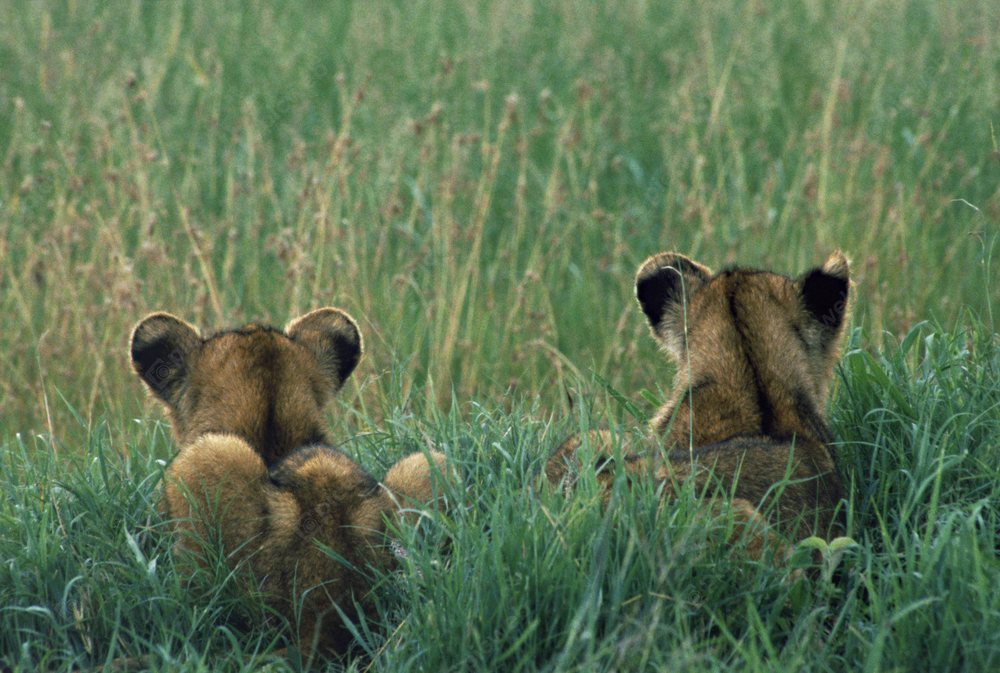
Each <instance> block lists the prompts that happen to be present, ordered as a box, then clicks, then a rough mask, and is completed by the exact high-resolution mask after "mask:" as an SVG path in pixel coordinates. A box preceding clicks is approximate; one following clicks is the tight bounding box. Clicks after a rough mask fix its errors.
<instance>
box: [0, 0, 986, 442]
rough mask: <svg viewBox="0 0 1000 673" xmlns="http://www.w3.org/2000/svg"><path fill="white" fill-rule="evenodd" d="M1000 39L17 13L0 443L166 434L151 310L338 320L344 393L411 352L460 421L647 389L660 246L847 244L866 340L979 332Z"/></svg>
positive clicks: (661, 13) (488, 17)
mask: <svg viewBox="0 0 1000 673" xmlns="http://www.w3.org/2000/svg"><path fill="white" fill-rule="evenodd" d="M993 18H994V17H993V12H992V7H991V5H990V4H989V3H985V2H979V1H976V0H962V1H961V2H958V3H951V4H949V5H941V4H940V3H930V2H916V3H908V4H906V5H899V4H898V3H892V2H873V3H869V4H868V5H866V6H864V7H859V8H842V7H840V6H839V5H835V4H830V3H820V2H814V1H812V0H795V1H794V2H791V3H776V2H774V3H772V2H764V3H750V2H744V1H742V0H739V1H737V0H731V1H728V2H711V3H705V2H680V3H662V2H610V3H609V2H600V3H598V2H592V1H589V0H588V1H587V2H577V1H575V0H574V1H573V2H569V1H568V0H567V1H562V0H556V1H552V2H542V1H540V0H506V1H504V2H495V3H475V2H470V1H466V0H462V1H460V0H451V1H445V0H435V1H434V2H431V1H429V0H415V1H414V2H407V3H399V2H391V1H389V0H377V1H375V2H363V3H361V2H338V3H334V5H333V6H327V5H326V4H322V3H311V2H307V3H287V4H282V5H281V6H275V5H272V4H271V3H264V2H253V1H251V2H233V1H231V0H210V1H208V2H204V3H198V4H197V5H193V4H190V3H185V2H179V1H173V0H167V1H157V2H152V1H149V0H133V1H131V2H126V3H124V4H120V3H118V4H116V3H105V2H97V1H95V0H87V1H84V2H73V3H66V2H39V1H37V0H11V2H9V3H8V4H7V5H6V8H5V9H4V21H2V22H0V24H2V25H0V45H3V46H2V47H0V64H2V66H3V67H2V68H0V101H2V105H0V157H2V166H0V288H2V292H0V309H2V310H3V312H4V314H5V315H7V316H8V320H7V322H6V324H7V329H6V330H4V335H3V336H2V337H0V339H2V340H3V341H2V348H0V353H3V356H2V357H0V382H2V383H0V385H2V386H3V387H2V388H0V393H2V394H0V424H2V426H3V428H4V429H5V431H6V432H7V433H8V434H9V433H13V432H18V431H21V432H47V433H49V432H56V433H57V434H59V435H61V436H64V437H65V438H67V439H69V438H70V437H72V439H73V441H83V438H84V435H85V431H84V430H83V428H82V427H80V426H78V425H77V424H75V423H74V422H73V419H72V413H71V412H70V409H72V410H75V411H76V412H78V413H79V415H80V416H81V417H82V418H83V420H84V421H85V423H84V426H85V425H86V424H88V423H91V422H93V421H95V420H99V419H101V418H104V417H110V418H113V419H115V420H116V421H117V420H118V419H126V418H135V417H147V416H150V415H152V414H154V413H156V412H155V411H154V407H153V406H152V405H151V404H149V403H147V402H145V401H144V400H145V398H144V396H143V394H142V392H141V391H140V386H138V385H137V384H136V382H135V380H133V378H132V376H131V374H130V373H129V368H128V366H127V362H126V356H125V354H124V353H125V351H124V344H125V341H126V338H127V334H128V331H129V329H130V327H131V326H132V325H133V324H134V323H135V322H136V321H137V320H138V319H139V318H140V317H141V316H142V315H143V314H144V313H146V312H148V311H151V310H168V311H171V312H174V313H176V314H178V315H180V316H182V317H184V318H185V319H188V320H189V321H191V322H193V323H195V324H197V325H199V326H201V327H203V328H205V329H213V328H218V327H227V326H231V325H233V324H237V323H242V322H244V321H250V320H261V321H270V322H276V323H284V322H285V321H286V320H288V319H290V318H293V317H295V316H297V315H300V314H302V313H304V312H305V311H307V310H308V309H310V308H314V307H318V306H322V305H337V306H341V307H343V308H345V309H347V310H348V311H350V312H351V313H353V314H354V315H355V316H356V317H357V318H358V319H359V321H360V324H361V328H362V331H363V332H364V335H365V337H366V339H367V345H368V356H367V358H366V359H365V361H364V364H363V365H362V368H361V370H360V371H359V372H358V376H357V378H356V380H357V383H358V386H357V387H355V388H354V389H353V390H351V391H348V392H347V395H348V396H352V395H353V396H357V395H362V394H364V395H368V397H369V399H368V400H367V402H366V403H367V404H368V405H369V406H371V407H377V406H378V404H379V403H378V398H379V396H384V395H386V394H387V392H386V390H385V387H384V385H385V382H386V381H387V376H388V374H387V373H388V372H389V371H390V369H391V368H392V367H393V366H394V364H395V363H398V362H405V363H406V367H405V371H404V372H403V373H404V380H405V384H404V385H406V386H409V387H411V388H413V389H415V390H418V391H420V392H421V396H424V397H430V398H433V399H434V400H435V401H436V402H437V403H438V404H440V405H441V406H443V407H447V406H448V405H449V404H450V403H451V400H452V398H453V395H454V399H457V400H459V401H460V402H462V403H464V402H466V401H468V400H476V401H485V400H491V399H492V400H496V399H500V398H502V397H503V396H505V395H507V394H508V393H510V394H512V395H516V396H522V395H523V396H527V397H535V396H541V397H542V399H543V400H544V401H545V402H546V404H545V408H547V409H552V410H563V411H565V410H566V407H565V403H564V401H565V399H566V392H567V388H568V387H570V382H571V381H572V379H570V378H567V377H568V376H569V375H570V374H573V373H574V370H579V371H581V372H583V373H584V374H585V376H584V377H583V380H586V379H587V378H588V376H586V375H587V374H588V373H589V372H591V371H593V372H597V373H600V374H601V375H602V376H604V377H605V378H606V379H607V380H608V381H609V382H610V383H611V384H612V385H613V386H614V387H615V388H616V389H618V390H621V391H624V392H626V393H628V394H631V393H632V392H633V391H637V390H639V389H640V388H642V387H644V386H648V385H650V383H649V382H650V378H651V377H650V376H649V375H648V366H649V365H648V362H649V361H650V359H651V358H653V357H655V355H654V349H653V347H652V343H651V342H650V341H649V340H648V339H647V337H646V336H645V330H644V328H643V327H642V324H641V323H642V321H641V319H640V318H639V317H638V313H637V312H636V311H635V308H634V300H633V299H632V298H631V295H632V291H631V277H632V274H633V273H634V270H635V269H636V267H637V266H638V264H639V263H640V262H641V261H642V260H643V259H644V258H645V257H646V256H648V255H650V254H653V253H655V252H658V251H660V250H663V249H676V250H679V251H682V252H684V253H686V254H689V255H691V256H693V257H696V258H697V259H699V260H700V261H703V262H704V263H706V264H708V265H710V266H712V267H720V266H724V265H726V264H729V263H741V264H748V265H759V266H766V267H771V268H776V269H778V270H782V271H787V272H788V273H799V272H800V271H802V270H804V269H805V268H806V267H807V266H808V265H810V264H816V263H818V262H820V261H822V259H825V257H826V255H827V254H828V253H829V251H830V250H832V249H833V248H838V247H839V248H843V249H844V250H845V251H846V252H847V253H848V255H849V256H850V257H851V258H852V259H853V262H854V278H855V279H856V282H857V290H858V292H857V296H858V298H859V300H858V302H857V304H856V309H855V316H856V320H857V322H858V323H859V324H862V325H864V326H866V327H867V328H868V329H870V330H871V331H872V332H873V333H876V334H877V333H880V332H881V331H882V330H883V329H886V330H889V331H890V332H892V333H894V334H899V335H903V334H905V333H906V332H907V331H908V330H909V328H910V326H912V325H913V324H915V323H916V322H919V321H920V320H923V319H925V318H927V317H935V318H938V319H940V320H943V321H945V322H947V321H948V320H951V319H953V318H954V316H955V315H957V311H958V309H959V307H961V306H971V307H972V308H973V309H975V310H977V311H978V312H979V313H980V314H982V315H984V316H985V315H986V313H987V312H986V311H985V302H986V301H987V298H988V296H987V294H986V293H984V292H983V287H982V284H981V282H980V279H981V278H982V277H990V278H992V277H995V275H996V273H997V264H996V260H995V258H994V257H992V256H991V255H990V254H989V253H990V252H991V249H990V247H989V245H988V243H989V241H991V240H993V238H994V237H995V233H996V232H995V222H996V219H997V214H998V208H1000V205H998V200H997V199H998V196H997V185H998V182H1000V180H998V178H1000V162H998V160H997V156H998V155H997V154H996V152H997V146H996V141H995V131H994V126H995V125H996V122H997V121H998V120H997V119H996V118H995V112H996V110H997V109H998V107H1000V106H998V102H1000V101H998V76H1000V72H998V67H1000V66H998V63H1000V45H998V39H997V29H996V25H995V21H993ZM984 263H985V264H984ZM991 292H992V293H993V294H991V295H990V296H991V297H992V298H993V299H995V296H994V295H995V287H994V288H993V290H992V291H991ZM990 320H991V322H990V323H989V324H990V325H992V326H994V327H995V323H994V322H992V320H993V319H992V317H990ZM573 392H574V394H575V396H577V397H579V396H581V395H586V394H588V391H573ZM63 399H65V403H64V402H63ZM67 403H68V404H67ZM50 423H51V425H52V427H49V425H50Z"/></svg>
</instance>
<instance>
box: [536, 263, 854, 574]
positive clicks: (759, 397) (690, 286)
mask: <svg viewBox="0 0 1000 673" xmlns="http://www.w3.org/2000/svg"><path fill="white" fill-rule="evenodd" d="M849 286H850V281H849V271H848V263H847V259H846V258H845V257H844V255H843V254H842V253H840V252H835V253H834V254H832V255H831V256H830V257H829V259H827V261H826V262H825V263H824V265H823V266H822V267H819V268H816V269H813V270H811V271H809V272H807V273H806V274H804V275H802V276H801V277H799V278H796V279H791V278H787V277H785V276H781V275H778V274H775V273H771V272H767V271H756V270H752V269H740V268H736V269H729V270H726V271H723V272H721V273H719V274H713V273H712V272H711V271H710V270H709V269H708V268H706V267H704V266H702V265H701V264H698V263H697V262H694V261H692V260H690V259H688V258H686V257H684V256H682V255H679V254H675V253H661V254H659V255H656V256H654V257H650V258H649V259H648V260H646V262H644V263H643V264H642V265H641V266H640V268H639V271H638V274H637V276H636V296H637V298H638V300H639V304H640V306H641V308H642V310H643V312H644V313H645V314H646V317H647V318H648V320H649V323H650V327H651V329H652V333H653V337H654V338H655V339H656V340H657V341H659V342H660V343H661V344H662V345H663V346H664V348H665V349H666V350H667V352H668V353H669V354H670V355H671V357H672V358H673V359H674V361H675V362H676V364H677V374H676V376H675V378H674V386H673V394H672V396H671V399H670V401H669V402H668V403H667V404H666V405H664V407H663V408H662V409H660V410H659V411H658V412H657V414H656V415H655V416H654V418H653V420H652V428H653V431H654V432H655V433H656V436H657V437H658V439H657V440H656V445H655V446H652V447H646V450H645V451H643V450H636V449H626V450H624V453H625V454H626V455H625V456H624V457H623V459H622V460H623V464H624V466H625V469H626V470H627V471H628V473H629V474H630V475H633V476H638V475H641V474H645V475H648V476H650V477H652V478H655V479H656V480H657V481H659V482H661V483H662V484H663V485H664V489H663V492H664V494H665V496H666V497H672V496H673V495H674V493H675V488H676V487H677V486H678V485H679V484H680V482H682V481H684V480H685V479H687V478H688V477H689V476H691V475H692V474H693V475H694V478H695V481H696V484H697V487H698V488H699V490H700V491H704V492H706V493H707V494H708V496H709V497H710V498H719V497H728V496H733V498H734V500H733V501H732V503H731V507H732V509H733V511H734V514H735V517H736V520H737V524H738V525H737V530H738V531H741V530H742V529H744V528H745V527H746V526H750V527H751V528H756V529H758V530H759V526H758V525H757V524H759V523H760V522H761V520H760V517H761V516H763V517H765V518H766V520H767V521H768V522H769V523H770V525H771V526H773V527H775V529H776V530H777V531H780V533H781V535H782V536H783V537H784V538H785V539H786V540H788V541H790V542H793V543H794V542H797V541H799V540H801V539H803V538H805V537H808V536H810V535H813V534H818V535H820V536H823V537H827V538H830V537H833V536H836V535H841V534H843V531H844V528H843V511H842V509H841V507H842V505H841V499H842V498H843V496H844V488H843V484H842V482H841V478H840V475H839V473H838V471H837V466H836V463H835V460H834V457H833V454H832V453H831V451H830V447H829V442H830V440H831V437H830V432H829V430H828V428H827V425H826V421H825V418H824V408H825V405H826V402H827V395H828V389H829V384H830V380H831V378H832V376H833V367H834V365H835V363H836V361H837V355H838V352H837V350H838V347H837V344H838V341H839V339H840V337H841V336H842V334H843V331H844V326H845V324H846V316H847V300H848V293H849ZM588 441H589V443H590V444H591V445H592V448H593V449H594V455H595V456H597V459H596V464H595V468H596V469H597V470H598V471H599V475H598V476H599V478H600V479H601V480H602V481H604V482H608V481H609V480H610V479H611V478H612V477H613V470H614V462H613V461H611V460H609V459H610V457H611V453H610V448H609V447H610V438H609V437H608V435H607V433H602V432H593V433H591V434H590V436H589V438H588ZM580 444H581V438H579V437H571V438H570V439H568V440H567V441H566V442H564V443H563V444H562V445H561V446H559V447H558V448H557V449H556V451H555V452H554V454H553V455H552V457H551V458H550V459H549V461H548V463H547V464H546V466H545V472H544V474H545V479H546V481H548V483H549V484H552V485H556V486H558V485H560V484H562V485H563V486H564V487H565V485H566V484H568V483H569V482H570V481H571V480H572V477H573V472H574V469H576V470H578V469H579V459H578V457H577V450H578V448H579V446H580ZM751 524H753V525H751ZM769 536H770V534H769V533H767V532H763V533H752V534H751V536H750V538H749V539H748V541H746V542H745V543H744V544H746V545H747V547H748V553H749V554H750V555H751V556H754V557H757V558H759V557H760V555H761V553H762V551H761V550H762V549H763V547H764V546H767V545H768V544H770V546H771V547H772V548H773V549H777V548H781V549H783V546H782V545H781V543H780V541H777V540H769V539H765V538H768V537H769Z"/></svg>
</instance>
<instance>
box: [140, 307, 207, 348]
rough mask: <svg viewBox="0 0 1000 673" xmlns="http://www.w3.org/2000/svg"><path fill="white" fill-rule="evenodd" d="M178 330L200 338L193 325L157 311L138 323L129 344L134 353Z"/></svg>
mask: <svg viewBox="0 0 1000 673" xmlns="http://www.w3.org/2000/svg"><path fill="white" fill-rule="evenodd" d="M178 329H180V330H182V331H185V332H186V331H189V332H190V333H193V334H194V335H195V336H196V337H197V336H199V332H198V329H197V328H196V327H194V326H193V325H191V324H189V323H187V322H185V321H184V320H181V319H180V318H178V317H177V316H175V315H172V314H170V313H166V312H164V311H156V312H154V313H150V314H149V315H147V316H146V317H145V318H143V319H142V320H140V321H139V322H137V323H136V325H135V327H134V328H132V335H131V338H130V339H129V343H130V344H131V345H132V350H133V352H134V351H135V350H136V348H141V346H142V345H144V344H145V343H146V342H148V341H153V340H156V339H159V338H161V337H162V336H163V335H164V334H167V333H170V332H174V333H176V332H177V330H178Z"/></svg>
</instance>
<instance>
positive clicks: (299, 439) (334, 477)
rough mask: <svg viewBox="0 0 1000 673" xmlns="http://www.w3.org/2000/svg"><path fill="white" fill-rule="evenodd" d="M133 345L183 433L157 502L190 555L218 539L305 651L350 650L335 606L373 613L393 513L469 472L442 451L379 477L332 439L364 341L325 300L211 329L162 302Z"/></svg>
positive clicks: (186, 557) (191, 558)
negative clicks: (205, 331) (202, 331)
mask: <svg viewBox="0 0 1000 673" xmlns="http://www.w3.org/2000/svg"><path fill="white" fill-rule="evenodd" d="M131 351H132V364H133V367H134V369H135V371H136V372H137V373H138V374H139V375H140V376H141V377H142V378H143V380H144V381H145V383H146V384H147V385H148V386H149V388H150V389H151V390H152V392H153V393H154V394H155V395H156V396H157V397H158V398H159V399H160V400H162V401H163V403H164V404H165V405H166V407H167V410H168V412H169V414H170V417H171V420H172V422H173V427H174V434H175V436H176V438H177V441H178V443H179V444H180V445H181V450H180V452H179V454H178V455H177V457H176V458H175V459H174V460H173V462H172V463H171V464H170V466H169V468H168V469H167V475H166V480H165V484H164V490H163V499H162V502H161V505H160V509H161V512H162V514H163V515H164V517H165V518H166V519H168V520H169V521H170V522H171V525H172V526H173V528H174V530H175V531H176V532H177V533H178V543H177V546H176V549H177V551H178V552H179V555H180V563H181V566H182V567H184V566H188V570H189V571H190V570H193V569H194V567H197V566H206V565H208V562H209V558H208V556H209V555H210V554H213V553H221V554H222V555H223V556H224V557H225V559H226V562H227V563H228V565H229V567H230V568H232V569H233V570H234V571H237V572H238V574H239V575H240V577H241V579H242V581H243V582H244V585H245V587H246V588H247V589H248V590H249V591H251V592H253V593H254V594H257V595H259V596H261V597H262V598H263V600H264V602H265V604H266V605H267V606H268V607H269V608H270V610H269V613H270V614H273V615H276V616H277V617H278V618H279V619H281V620H282V621H284V622H285V623H287V624H288V625H289V626H290V627H291V629H292V631H293V633H294V634H295V638H294V641H295V644H296V645H297V646H298V647H299V648H300V649H301V650H302V652H303V655H304V656H305V657H307V658H308V657H310V656H311V655H312V653H313V652H314V651H321V652H342V651H344V650H345V649H346V648H347V647H348V645H349V643H350V642H351V635H350V632H349V630H348V629H347V627H346V626H345V624H344V622H343V620H342V619H341V617H340V615H339V613H338V608H339V610H341V611H343V612H344V613H345V614H346V615H347V616H348V617H349V618H352V619H353V618H355V617H359V616H364V613H367V612H368V611H369V610H370V609H371V601H370V597H369V594H370V592H371V589H372V579H373V577H374V574H373V572H374V570H375V569H378V570H383V571H386V570H391V569H392V568H393V567H394V566H395V564H396V555H395V554H394V552H393V551H392V548H391V546H390V544H389V541H388V539H387V534H388V532H389V530H388V528H387V524H388V523H390V522H392V521H397V522H401V523H413V522H415V521H416V520H417V517H418V516H419V509H420V507H421V506H422V505H424V504H429V505H431V506H433V507H437V508H443V507H446V506H447V502H446V501H445V500H444V499H443V494H444V493H445V491H446V485H447V483H454V482H455V481H457V480H458V479H460V475H459V474H458V473H457V472H456V471H454V470H451V469H450V468H449V467H448V465H447V463H446V460H445V457H444V456H443V455H442V454H440V453H436V452H431V453H430V454H429V458H430V460H428V457H426V456H424V455H423V454H414V455H412V456H408V457H406V458H404V459H402V460H400V461H399V462H398V463H397V464H396V465H395V466H393V468H392V469H390V471H389V473H388V474H387V475H386V483H385V484H380V483H378V482H377V481H376V480H375V479H373V478H372V477H371V476H370V475H369V474H368V473H367V472H365V470H364V469H362V467H361V466H360V465H358V464H357V463H356V462H355V461H354V460H352V459H351V458H349V457H348V456H347V455H345V454H343V453H341V452H340V451H338V450H336V449H333V448H331V447H330V446H327V445H326V443H327V442H328V438H327V433H326V428H325V426H324V423H323V417H322V408H323V406H324V405H325V404H326V402H327V401H328V400H329V399H330V398H331V397H332V396H333V395H334V394H335V393H336V392H337V391H338V390H339V389H340V387H341V386H342V385H343V383H344V381H345V380H346V379H347V377H348V376H349V375H350V374H351V372H352V371H353V370H354V368H355V366H356V365H357V362H358V359H359V358H360V356H361V352H362V345H361V335H360V333H359V332H358V328H357V325H356V324H355V323H354V320H353V319H351V317H350V316H349V315H347V314H346V313H344V312H343V311H340V310H337V309H332V308H327V309H320V310H318V311H313V312H312V313H309V314H308V315H306V316H304V317H302V318H299V319H298V320H295V321H293V322H292V323H290V324H289V326H288V328H287V329H286V330H285V331H284V332H282V331H279V330H275V329H272V328H268V327H261V326H257V325H251V326H248V327H244V328H242V329H238V330H233V331H228V332H220V333H218V334H215V335H213V336H210V337H208V338H202V337H201V336H200V335H199V334H198V332H197V330H195V328H194V327H192V326H190V325H188V324H187V323H185V322H184V321H182V320H180V319H179V318H175V317H173V316H171V315H168V314H165V313H154V314H152V315H150V316H148V317H146V318H145V319H143V320H142V321H141V322H140V323H139V324H138V325H137V326H136V328H135V330H134V332H133V335H132V348H131ZM355 604H358V605H360V606H361V611H362V613H363V614H362V615H358V614H357V610H356V608H355Z"/></svg>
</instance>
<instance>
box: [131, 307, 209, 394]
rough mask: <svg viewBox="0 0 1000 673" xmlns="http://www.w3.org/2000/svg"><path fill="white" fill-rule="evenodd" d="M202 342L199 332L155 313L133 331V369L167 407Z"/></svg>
mask: <svg viewBox="0 0 1000 673" xmlns="http://www.w3.org/2000/svg"><path fill="white" fill-rule="evenodd" d="M201 342H202V339H201V336H200V335H199V334H198V330H196V329H195V328H194V327H192V326H191V325H189V324H188V323H186V322H184V321H183V320H181V319H180V318H175V317H174V316H172V315H170V314H169V313H152V314H150V315H148V316H146V317H145V318H143V319H142V320H141V321H139V324H138V325H136V326H135V329H134V330H133V331H132V368H133V369H135V372H136V373H137V374H138V375H139V376H140V377H141V378H142V380H143V381H144V382H145V383H146V385H147V386H149V389H150V390H152V391H153V394H154V395H156V396H157V397H158V398H160V399H161V400H163V402H165V403H166V404H167V405H168V406H170V407H175V406H176V403H177V401H178V400H177V399H176V397H177V394H178V391H179V390H180V388H181V385H180V384H181V383H183V381H184V378H185V377H186V376H187V374H188V362H189V361H190V355H191V352H192V351H194V349H195V348H197V347H198V346H199V345H200V344H201Z"/></svg>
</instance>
